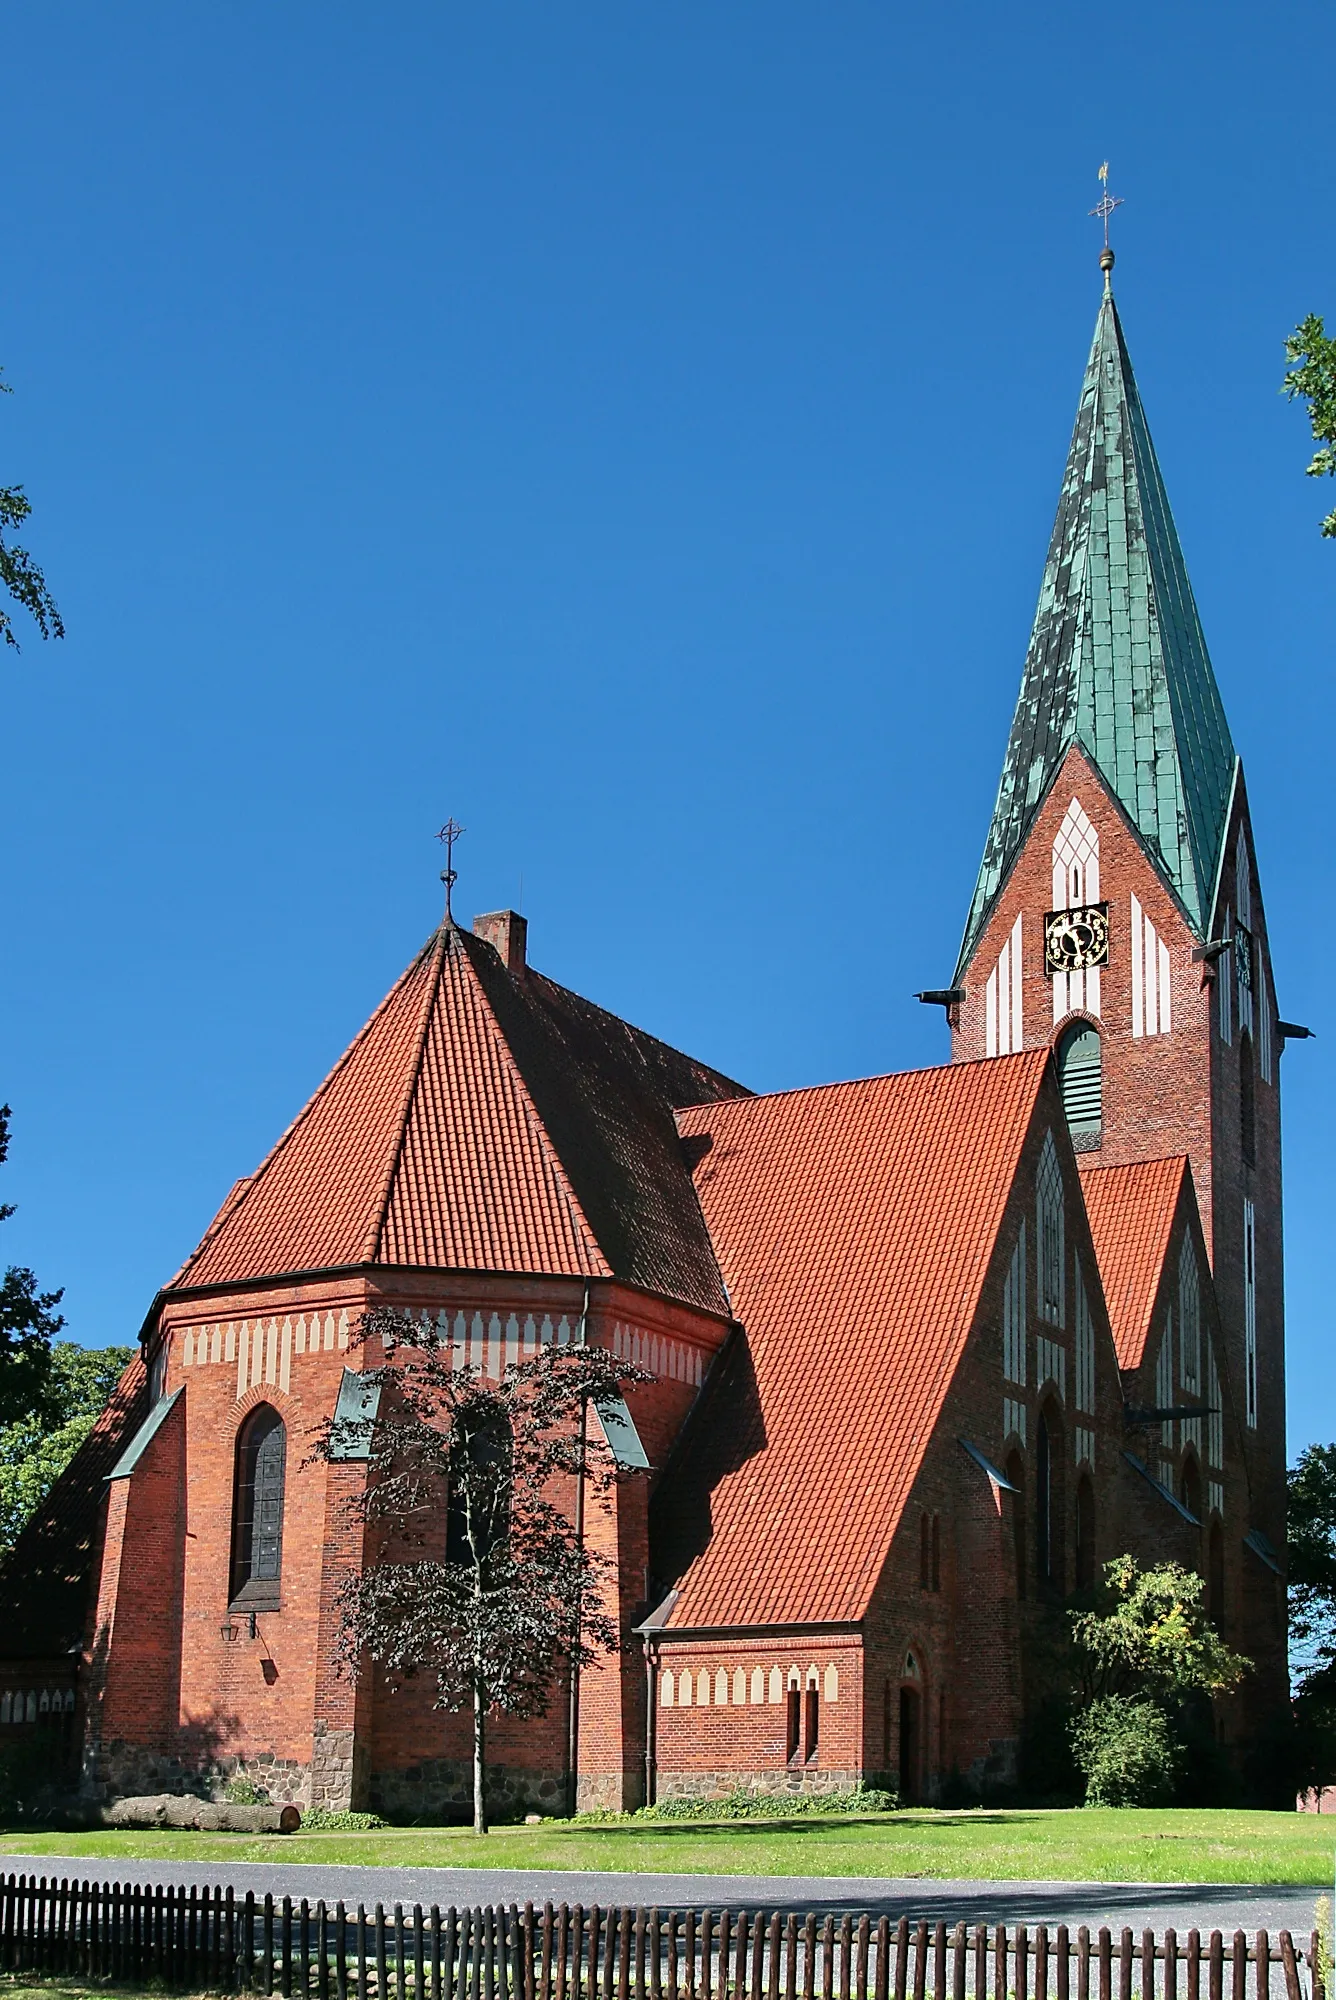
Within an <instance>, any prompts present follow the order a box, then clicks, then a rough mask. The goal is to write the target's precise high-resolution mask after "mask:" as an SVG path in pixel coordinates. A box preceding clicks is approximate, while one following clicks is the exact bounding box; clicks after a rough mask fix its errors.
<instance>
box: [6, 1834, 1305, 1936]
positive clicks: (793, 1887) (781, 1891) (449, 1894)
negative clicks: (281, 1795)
mask: <svg viewBox="0 0 1336 2000" xmlns="http://www.w3.org/2000/svg"><path fill="white" fill-rule="evenodd" d="M0 1866H3V1868H4V1869H5V1870H6V1871H8V1870H9V1869H13V1870H14V1872H15V1873H16V1874H25V1873H29V1874H35V1875H47V1876H51V1875H56V1876H60V1875H71V1876H73V1875H79V1876H86V1875H91V1874H96V1875H98V1876H104V1875H110V1874H112V1873H113V1872H114V1874H115V1875H116V1877H118V1878H119V1879H120V1880H122V1881H127V1880H131V1881H137V1882H151V1883H158V1882H162V1883H168V1882H180V1883H185V1884H186V1885H187V1887H189V1886H190V1885H192V1884H194V1885H196V1886H201V1887H202V1886H203V1885H204V1884H205V1883H210V1884H212V1883H221V1884H223V1885H224V1886H226V1885H227V1884H229V1883H230V1884H231V1886H232V1887H233V1888H234V1889H237V1890H239V1891H240V1892H241V1893H243V1894H244V1893H245V1891H246V1890H247V1889H253V1890H255V1892H256V1894H257V1895H263V1894H265V1893H266V1892H269V1893H271V1894H273V1895H288V1896H293V1897H298V1896H307V1897H309V1898H310V1899H311V1900H312V1901H314V1900H315V1899H316V1897H318V1896H323V1897H324V1898H325V1900H326V1902H330V1903H332V1902H334V1901H336V1900H337V1899H338V1898H340V1897H342V1899H343V1900H344V1902H345V1903H349V1904H356V1903H358V1902H361V1903H364V1904H366V1905H367V1907H368V1908H370V1907H371V1906H372V1905H373V1904H375V1903H383V1904H385V1905H386V1906H387V1907H388V1906H389V1905H390V1904H393V1903H395V1902H400V1903H403V1904H405V1905H408V1904H412V1903H422V1904H423V1905H429V1904H431V1903H439V1904H440V1906H441V1907H442V1909H445V1908H447V1907H448V1906H449V1905H450V1904H451V1903H453V1904H456V1905H461V1906H462V1905H464V1904H470V1903H523V1902H526V1901H532V1902H535V1903H541V1902H544V1901H547V1902H553V1903H583V1904H584V1905H585V1907H586V1908H588V1907H589V1906H590V1905H591V1904H593V1903H598V1904H599V1905H601V1906H602V1907H603V1908H606V1907H607V1906H608V1905H609V1904H620V1903H645V1904H657V1905H658V1907H659V1908H660V1909H662V1910H668V1909H691V1908H695V1909H703V1908H710V1909H715V1910H719V1909H733V1910H739V1909H753V1910H754V1909H765V1910H781V1911H784V1912H787V1911H789V1910H797V1911H798V1912H799V1913H804V1912H806V1911H808V1910H816V1911H817V1912H818V1913H824V1912H825V1911H827V1910H831V1911H834V1912H835V1913H836V1915H841V1914H843V1912H845V1911H846V1910H848V1911H851V1912H853V1913H854V1914H855V1915H861V1914H862V1913H863V1911H865V1910H866V1911H868V1912H869V1913H870V1914H871V1915H872V1916H882V1915H883V1914H884V1915H886V1916H889V1917H894V1918H899V1917H902V1916H907V1917H909V1918H911V1919H913V1920H918V1919H921V1918H926V1919H928V1921H930V1922H933V1923H936V1922H938V1921H939V1920H940V1921H944V1922H946V1923H951V1924H954V1923H959V1922H965V1923H990V1924H1019V1923H1030V1924H1037V1923H1046V1924H1050V1925H1052V1924H1070V1925H1073V1926H1075V1925H1077V1924H1089V1925H1090V1926H1091V1928H1092V1929H1094V1928H1096V1927H1097V1926H1098V1925H1100V1924H1108V1925H1109V1926H1110V1928H1111V1929H1113V1930H1114V1931H1118V1930H1121V1929H1122V1927H1123V1925H1124V1924H1130V1925H1131V1926H1132V1927H1133V1929H1135V1930H1140V1929H1141V1928H1142V1927H1143V1926H1144V1925H1150V1926H1151V1927H1153V1928H1154V1929H1155V1930H1157V1931H1163V1930H1165V1929H1167V1928H1168V1927H1169V1926H1170V1925H1172V1926H1173V1927H1174V1929H1176V1930H1177V1931H1178V1932H1179V1933H1180V1934H1182V1933H1185V1932H1187V1931H1189V1930H1191V1929H1192V1927H1193V1926H1194V1925H1195V1926H1196V1927H1197V1929H1199V1930H1202V1931H1207V1930H1222V1931H1233V1930H1237V1929H1243V1930H1246V1931H1257V1930H1267V1931H1279V1930H1292V1931H1293V1932H1294V1933H1295V1934H1296V1936H1297V1935H1298V1934H1299V1933H1300V1932H1307V1931H1308V1930H1310V1929H1311V1928H1312V1922H1313V1904H1314V1902H1315V1900H1316V1898H1317V1896H1318V1895H1319V1894H1320V1893H1321V1891H1320V1890H1318V1889H1285V1888H1274V1887H1271V1888H1269V1887H1267V1886H1266V1885H1264V1884H1263V1885H1260V1886H1255V1887H1252V1886H1245V1887H1239V1886H1237V1885H1235V1884H1232V1883H1219V1882H1208V1883H1183V1882H1170V1883H1153V1884H1149V1885H1148V1884H1146V1883H1144V1882H974V1881H933V1880H929V1879H926V1878H924V1879H918V1878H910V1879H903V1878H901V1879H899V1880H895V1879H889V1880H888V1879H878V1878H877V1877H873V1876H869V1877H862V1876H850V1875H844V1876H840V1875H830V1876H791V1875H613V1874H594V1873H590V1874H574V1873H572V1874H565V1873H562V1874H558V1873H555V1872H547V1871H541V1870H536V1869H535V1870H531V1871H529V1872H527V1873H526V1872H520V1871H518V1870H511V1869H506V1868H349V1867H325V1866H322V1865H320V1864H319V1863H315V1862H306V1861H298V1862H293V1863H292V1864H291V1865H289V1864H288V1863H286V1862H283V1861H281V1860H278V1861H272V1862H268V1861H266V1862H257V1861H232V1862H228V1861H224V1860H223V1859H222V1858H221V1856H220V1857H219V1859H218V1860H217V1861H208V1862H197V1861H165V1862H159V1861H128V1860H121V1861H117V1862H116V1863H109V1862H106V1861H101V1860H95V1859H90V1858H89V1857H87V1856H78V1857H75V1856H71V1857H69V1858H68V1859H66V1858H64V1857H62V1856H59V1855H53V1854H40V1855H28V1856H24V1855H21V1854H7V1855H5V1856H4V1857H3V1860H2V1861H0Z"/></svg>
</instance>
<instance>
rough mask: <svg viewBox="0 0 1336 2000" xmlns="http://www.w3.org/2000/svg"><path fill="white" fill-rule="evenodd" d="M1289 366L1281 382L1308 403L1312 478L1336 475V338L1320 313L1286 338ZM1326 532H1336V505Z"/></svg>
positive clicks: (1290, 395) (1292, 398) (1295, 397)
mask: <svg viewBox="0 0 1336 2000" xmlns="http://www.w3.org/2000/svg"><path fill="white" fill-rule="evenodd" d="M1285 358H1286V360H1287V361H1290V362H1292V363H1293V364H1294V365H1293V367H1291V368H1289V369H1287V371H1286V374H1285V380H1284V381H1283V383H1282V384H1281V387H1282V389H1283V390H1284V392H1285V394H1286V396H1287V397H1288V398H1289V400H1290V402H1292V403H1293V402H1295V401H1296V400H1299V399H1302V400H1303V401H1304V402H1306V403H1307V405H1308V421H1309V424H1310V425H1311V426H1312V431H1313V439H1314V442H1315V443H1316V445H1317V450H1316V451H1315V452H1314V454H1313V456H1312V458H1311V460H1310V461H1309V463H1308V465H1307V467H1306V468H1305V470H1306V471H1307V474H1308V477H1309V478H1310V479H1321V478H1322V477H1323V475H1324V474H1331V475H1333V476H1336V339H1329V338H1328V337H1327V329H1326V326H1325V324H1324V323H1323V318H1322V315H1321V313H1309V315H1308V317H1307V319H1304V320H1300V322H1299V324H1298V326H1297V327H1296V328H1295V329H1294V332H1293V333H1292V334H1291V335H1290V337H1289V339H1288V340H1287V341H1286V342H1285ZM1322 532H1323V534H1324V535H1332V536H1336V507H1334V508H1333V509H1332V511H1331V513H1330V514H1328V516H1327V518H1326V520H1325V521H1324V522H1323V523H1322Z"/></svg>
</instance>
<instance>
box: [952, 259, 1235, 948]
mask: <svg viewBox="0 0 1336 2000" xmlns="http://www.w3.org/2000/svg"><path fill="white" fill-rule="evenodd" d="M1101 262H1102V263H1103V264H1104V269H1105V281H1104V299H1103V302H1102V304H1101V306H1100V309H1099V318H1098V320H1097V321H1096V322H1095V339H1094V344H1093V345H1092V347H1091V349H1090V359H1089V361H1088V362H1087V364H1086V372H1085V381H1084V383H1083V384H1082V388H1081V403H1080V407H1079V409H1078V410H1077V413H1076V429H1075V430H1074V431H1073V433H1072V442H1071V449H1070V451H1069V452H1068V454H1067V470H1066V474H1065V476H1064V478H1063V482H1062V497H1061V499H1060V500H1059V502H1058V517H1057V520H1056V521H1055V522H1054V524H1053V539H1052V541H1051V542H1050V543H1049V550H1048V560H1047V562H1046V563H1045V565H1044V581H1043V585H1042V587H1041V589H1040V592H1039V608H1038V610H1037V611H1036V613H1035V621H1034V629H1033V631H1032V632H1031V634H1030V649H1029V651H1028V653H1027V654H1026V656H1025V671H1024V673H1023V675H1022V677H1021V691H1020V698H1019V700H1018V701H1017V703H1016V713H1015V716H1014V718H1013V720H1012V724H1011V740H1010V742H1009V743H1008V744H1007V754H1006V760H1005V762H1004V764H1003V766H1002V782H1001V784H1000V786H999V787H998V794H997V804H996V806H995V807H994V809H993V823H992V826H991V827H990V828H989V832H988V841H987V844H986V846H985V848H984V853H983V865H982V866H981V868H980V869H979V880H978V883H977V885H976V887H975V891H974V901H973V903H972V905H971V907H970V915H969V922H968V924H967V925H966V927H965V938H964V942H963V944H962V946H961V951H960V963H959V967H958V969H957V973H958V975H959V972H960V971H963V969H964V967H965V965H966V963H967V961H968V959H969V957H970V954H971V952H972V951H973V950H974V947H975V945H976V944H977V942H978V939H979V934H980V932H981V931H982V929H983V927H984V924H985V923H986V921H987V918H988V914H989V911H990V910H991V909H992V906H993V902H994V900H995V899H996V897H997V894H998V892H999V890H1000V889H1001V887H1002V885H1003V883H1004V882H1005V881H1006V878H1007V876H1008V874H1009V873H1010V871H1011V867H1012V864H1013V862H1014V861H1015V859H1016V856H1017V854H1018V853H1019V852H1020V849H1021V846H1022V844H1023V842H1024V840H1025V836H1026V834H1027V833H1028V832H1029V830H1030V826H1031V823H1032V821H1033V820H1034V817H1035V814H1036V812H1037V811H1038V808H1039V806H1040V804H1041V802H1042V800H1043V798H1044V796H1045V794H1046V792H1047V791H1048V788H1049V786H1050V785H1051V784H1052V782H1053V779H1054V777H1055V776H1056V774H1057V770H1058V766H1059V765H1060V764H1061V762H1062V760H1063V758H1064V757H1065V755H1066V754H1067V751H1068V749H1069V748H1070V747H1071V745H1072V744H1073V743H1079V744H1081V746H1082V748H1083V749H1084V750H1085V751H1086V752H1087V754H1088V755H1089V756H1090V757H1091V758H1093V760H1094V762H1095V763H1096V764H1097V765H1098V767H1099V769H1100V771H1101V773H1102V774H1103V777H1104V779H1105V781H1106V783H1107V784H1108V785H1109V787H1110V789H1111V790H1112V791H1113V793H1114V794H1115V796H1116V797H1117V798H1118V799H1119V801H1120V802H1121V804H1122V806H1123V808H1124V810H1125V811H1126V813H1127V815H1128V817H1129V819H1130V820H1131V822H1132V824H1133V826H1134V827H1135V828H1136V830H1137V832H1138V833H1139V834H1140V836H1141V839H1142V841H1143V842H1144V844H1145V847H1146V850H1147V852H1148V854H1149V855H1150V857H1151V859H1152V861H1153V862H1154V863H1155V865H1156V866H1157V867H1158V868H1159V870H1160V872H1161V874H1162V875H1163V876H1164V879H1165V882H1166V883H1167V885H1168V887H1169V888H1170V889H1171V890H1172V891H1173V892H1174V894H1175V895H1176V896H1177V898H1178V900H1179V902H1180V903H1181V904H1182V906H1183V910H1184V913H1185V915H1186V916H1187V918H1188V920H1189V921H1190V922H1191V923H1192V924H1193V925H1194V926H1195V928H1196V929H1197V930H1198V932H1201V931H1202V929H1203V927H1204V926H1205V925H1206V924H1207V923H1208V922H1209V921H1210V907H1209V906H1210V898H1211V894H1212V890H1213V887H1214V883H1215V874H1216V864H1217V860H1218V857H1219V852H1220V843H1221V840H1222V837H1223V835H1224V829H1225V816H1226V813H1227V811H1228V809H1229V795H1230V788H1231V785H1232V783H1233V776H1234V765H1235V756H1234V746H1233V743H1232V742H1231V741H1230V735H1229V725H1228V723H1227V722H1226V721H1225V711H1224V708H1223V705H1222V704H1221V700H1220V690H1219V689H1218V688H1217V686H1216V684H1215V675H1214V673H1213V672H1212V670H1211V661H1210V656H1209V655H1208V653H1207V651H1206V641H1205V639H1204V638H1203V636H1202V629H1201V621H1200V619H1199V618H1198V616H1197V607H1196V604H1195V603H1194V601H1193V597H1192V586H1191V584H1190V583H1189V582H1188V573H1187V568H1186V565H1185V564H1184V561H1183V551H1182V549H1181V548H1180V547H1179V545H1178V534H1177V531H1176V529H1175V527H1174V521H1173V516H1172V514H1171V513H1170V512H1169V501H1168V498H1167V496H1166V494H1165V490H1164V481H1163V480H1162V479H1161V477H1160V468H1159V465H1158V464H1157V462H1156V458H1155V447H1154V446H1153V445H1152V443H1151V441H1150V432H1149V430H1148V429H1147V427H1146V418H1145V414H1144V412H1143V410H1142V408H1141V398H1140V397H1139V396H1138V394H1137V386H1136V382H1135V380H1134V379H1133V376H1132V364H1131V362H1130V361H1129V360H1128V357H1127V347H1126V344H1125V343H1124V340H1123V330H1122V326H1121V325H1120V323H1119V320H1118V309H1117V307H1116V306H1115V305H1114V302H1113V293H1112V290H1111V289H1110V286H1109V279H1108V271H1109V269H1110V267H1111V266H1112V263H1113V253H1112V252H1111V251H1109V250H1106V251H1105V253H1104V257H1103V258H1102V259H1101Z"/></svg>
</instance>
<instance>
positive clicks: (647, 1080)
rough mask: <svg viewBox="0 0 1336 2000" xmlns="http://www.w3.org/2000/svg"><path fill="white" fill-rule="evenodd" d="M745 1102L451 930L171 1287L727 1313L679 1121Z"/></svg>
mask: <svg viewBox="0 0 1336 2000" xmlns="http://www.w3.org/2000/svg"><path fill="white" fill-rule="evenodd" d="M740 1090H741V1086H740V1085H738V1084H735V1083H732V1082H730V1081H729V1079H728V1078H727V1077H723V1076H721V1075H719V1073H718V1072H717V1071H715V1070H711V1069H708V1068H706V1067H705V1065H704V1064H701V1063H697V1062H693V1061H692V1060H691V1058H690V1057H688V1056H684V1055H681V1054H679V1053H678V1051H677V1050H675V1049H670V1048H668V1047H666V1045H665V1044H664V1043H662V1042H658V1041H655V1039H654V1038H653V1036H651V1035H646V1034H642V1033H641V1031H640V1030H639V1029H637V1028H632V1027H630V1026H629V1025H628V1024H627V1023H626V1022H625V1021H620V1020H618V1019H617V1018H616V1016H615V1015H612V1014H607V1013H605V1012H604V1011H603V1010H602V1008H599V1007H594V1006H592V1005H591V1004H590V1003H589V1002H588V1001H586V1000H581V999H580V998H579V997H578V996H577V995H576V994H574V993H569V992H567V991H566V990H565V988H564V987H560V986H557V985H555V984H554V983H553V982H552V981H551V980H549V979H545V978H543V976H542V975H541V974H540V973H537V972H534V971H532V970H525V971H523V972H520V973H511V972H509V971H507V970H506V968H505V967H504V966H503V964H502V962H501V960H500V958H499V957H498V955H497V953H496V952H495V951H494V950H493V948H492V946H491V945H489V944H486V943H484V942H483V941H482V940H481V939H479V938H476V937H473V936H471V935H470V934H468V933H467V932H464V931H460V930H458V929H456V928H454V927H453V926H450V927H446V928H443V929H442V930H440V931H438V932H437V933H436V935H435V936H434V937H433V938H432V939H430V940H429V942H428V943H427V945H426V946H425V947H424V948H423V950H422V951H421V952H420V953H419V954H418V956H417V958H416V959H415V960H414V961H413V963H412V964H411V965H410V966H409V968H408V970H407V971H406V972H405V973H404V975H403V977H402V978H401V979H400V980H399V981H398V983H397V985H396V986H395V987H394V988H393V989H392V991H391V992H390V993H389V995H388V996H387V997H386V999H385V1000H384V1001H383V1002H382V1003H381V1005H380V1007H378V1008H377V1010H376V1012H375V1014H373V1016H372V1017H371V1019H370V1021H369V1022H368V1023H367V1025H366V1027H365V1028H364V1029H363V1030H362V1032H361V1034H360V1035H359V1036H358V1037H357V1039H356V1041H355V1042H354V1043H353V1044H352V1047H351V1048H350V1049H349V1050H348V1051H347V1053H346V1055H344V1056H343V1057H342V1059H341V1060H340V1061H339V1062H338V1063H337V1064H336V1065H335V1067H334V1069H333V1070H332V1071H331V1072H330V1074H329V1076H328V1077H327V1078H326V1079H325V1081H324V1083H322V1084H321V1086H320V1088H319V1090H318V1091H317V1092H316V1094H315V1096H314V1097H313V1098H312V1099H311V1101H310V1103H309V1104H308V1105H307V1106H306V1108H305V1110H304V1111H303V1112H302V1113H301V1114H300V1116H299V1117H298V1118H297V1119H296V1121H295V1122H294V1123H293V1124H292V1125H291V1126H289V1128H288V1130H287V1132H286V1133H285V1134H284V1135H283V1137H282V1139H280V1140H279V1142H278V1145H277V1146H276V1147H275V1148H274V1150H273V1152H272V1153H271V1154H270V1155H269V1158H268V1159H267V1160H266V1161H265V1162H264V1164H263V1165H262V1166H261V1167H260V1168H259V1170H258V1171H257V1172H256V1173H255V1174H253V1175H252V1176H251V1177H250V1179H249V1180H247V1181H243V1182H240V1183H239V1184H238V1186H237V1187H236V1188H234V1189H233V1191H232V1193H231V1195H229V1197H228V1200H227V1202H225V1203H224V1205H223V1208H222V1209H221V1210H220V1211H219V1214H218V1216H217V1218H216V1220H215V1221H214V1223H213V1224H212V1226H211V1227H210V1229H209V1231H208V1233H207V1234H206V1235H205V1237H204V1240H203V1242H202V1243H201V1244H200V1246H199V1249H198V1250H197V1251H196V1252H195V1254H194V1256H193V1257H192V1258H191V1259H190V1260H189V1261H188V1262H187V1263H186V1264H185V1265H184V1266H183V1268H182V1269H181V1271H180V1272H178V1274H177V1276H176V1278H175V1279H174V1280H173V1281H172V1283H173V1287H176V1286H183V1287H184V1286H197V1285H226V1284H231V1283H236V1282H239V1281H241V1280H244V1279H248V1278H259V1277H270V1276H280V1275H282V1274H284V1273H288V1272H297V1271H312V1270H322V1269H326V1270H327V1269H332V1268H336V1267H338V1266H344V1265H358V1264H395V1265H404V1264H408V1265H424V1266H432V1267H438V1268H439V1267H444V1268H447V1269H462V1270H484V1271H517V1272H530V1273H544V1274H551V1275H558V1276H571V1277H610V1276H615V1277H619V1278H623V1279H625V1280H627V1281H628V1282H629V1283H632V1284H638V1285H642V1286H644V1287H645V1288H646V1289H649V1290H652V1291H655V1292H659V1293H663V1294H666V1295H667V1296H669V1297H672V1298H677V1299H681V1300H683V1301H685V1302H686V1303H688V1304H691V1305H697V1306H701V1307H703V1308H704V1309H705V1310H706V1311H710V1312H716V1313H726V1312H727V1311H728V1302H727V1299H726V1297H725V1295H724V1291H723V1287H722V1284H721V1281H720V1277H719V1270H718V1266H717V1264H716V1263H715V1259H714V1253H713V1251H712V1249H711V1247H710V1241H709V1237H708V1235H707V1233H706V1229H705V1224H704V1221H703V1219H702V1217H701V1213H700V1207H699V1203H698V1202H697V1200H696V1196H695V1193H694V1191H693V1189H692V1186H691V1179H690V1175H689V1172H688V1169H687V1167H686V1164H685V1162H684V1160H683V1157H682V1150H681V1146H680V1143H679V1140H678V1137H677V1131H676V1127H675V1126H674V1124H673V1111H674V1109H675V1108H676V1107H677V1106H678V1105H682V1104H689V1103H698V1102H700V1101H701V1100H702V1099H704V1098H714V1097H720V1096H725V1095H736V1094H738V1092H739V1091H740Z"/></svg>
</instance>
